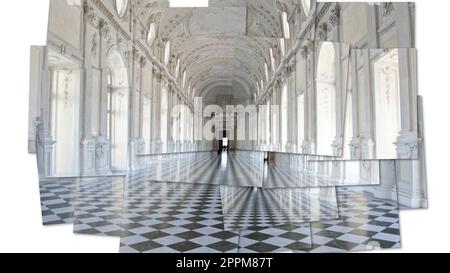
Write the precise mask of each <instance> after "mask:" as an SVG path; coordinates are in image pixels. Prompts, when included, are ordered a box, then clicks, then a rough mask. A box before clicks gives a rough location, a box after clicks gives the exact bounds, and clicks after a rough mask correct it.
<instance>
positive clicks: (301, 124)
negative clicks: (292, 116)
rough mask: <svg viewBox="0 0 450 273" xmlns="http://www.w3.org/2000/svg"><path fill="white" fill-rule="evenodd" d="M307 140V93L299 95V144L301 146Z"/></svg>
mask: <svg viewBox="0 0 450 273" xmlns="http://www.w3.org/2000/svg"><path fill="white" fill-rule="evenodd" d="M304 140H305V95H304V94H301V95H299V96H298V97H297V145H298V147H301V146H302V145H303V141H304Z"/></svg>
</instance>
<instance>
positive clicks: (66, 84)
mask: <svg viewBox="0 0 450 273" xmlns="http://www.w3.org/2000/svg"><path fill="white" fill-rule="evenodd" d="M49 59H54V60H55V61H52V62H49V76H50V82H49V89H50V90H49V92H50V98H51V99H50V107H49V115H50V117H49V118H50V128H49V129H50V131H51V135H52V137H53V140H54V141H55V144H54V146H53V160H52V162H51V164H52V166H46V169H47V168H48V169H49V168H50V167H52V172H51V175H54V176H74V175H75V176H76V175H79V171H80V170H79V156H80V145H79V143H80V91H81V75H80V70H79V69H73V68H71V67H75V66H76V65H77V64H76V62H75V61H72V60H69V59H65V57H63V56H60V55H59V54H58V53H56V52H53V51H52V50H50V51H49ZM45 163H46V164H50V162H45Z"/></svg>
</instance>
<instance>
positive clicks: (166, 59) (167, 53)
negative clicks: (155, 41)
mask: <svg viewBox="0 0 450 273" xmlns="http://www.w3.org/2000/svg"><path fill="white" fill-rule="evenodd" d="M170 50H171V47H170V41H167V42H166V46H165V48H164V65H168V64H169V61H170Z"/></svg>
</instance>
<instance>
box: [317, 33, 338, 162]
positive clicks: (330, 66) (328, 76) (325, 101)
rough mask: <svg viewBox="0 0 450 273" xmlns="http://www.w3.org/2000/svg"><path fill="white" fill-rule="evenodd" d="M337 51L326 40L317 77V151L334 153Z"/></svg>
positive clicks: (325, 153) (321, 50) (321, 51)
mask: <svg viewBox="0 0 450 273" xmlns="http://www.w3.org/2000/svg"><path fill="white" fill-rule="evenodd" d="M335 101H336V51H335V49H334V44H333V43H331V42H324V43H323V44H322V47H321V49H320V54H319V61H318V65H317V77H316V113H317V120H316V133H317V135H316V139H317V153H318V154H321V155H329V154H332V144H333V141H334V138H335V135H336V105H335Z"/></svg>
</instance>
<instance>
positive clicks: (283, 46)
mask: <svg viewBox="0 0 450 273" xmlns="http://www.w3.org/2000/svg"><path fill="white" fill-rule="evenodd" d="M279 41H280V53H281V56H282V57H284V55H286V41H285V40H284V38H280V39H279Z"/></svg>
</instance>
